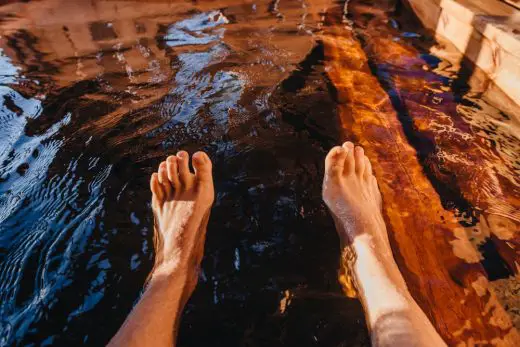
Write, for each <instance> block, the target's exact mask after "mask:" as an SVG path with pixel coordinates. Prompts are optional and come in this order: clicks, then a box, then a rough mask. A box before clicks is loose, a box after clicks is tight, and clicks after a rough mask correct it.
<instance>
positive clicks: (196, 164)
mask: <svg viewBox="0 0 520 347" xmlns="http://www.w3.org/2000/svg"><path fill="white" fill-rule="evenodd" d="M212 167H213V165H212V163H211V159H209V157H208V155H207V154H206V153H204V152H197V153H195V154H194V155H193V168H194V169H195V175H196V177H197V180H198V181H199V182H200V183H202V184H206V183H213V175H212V173H211V170H212Z"/></svg>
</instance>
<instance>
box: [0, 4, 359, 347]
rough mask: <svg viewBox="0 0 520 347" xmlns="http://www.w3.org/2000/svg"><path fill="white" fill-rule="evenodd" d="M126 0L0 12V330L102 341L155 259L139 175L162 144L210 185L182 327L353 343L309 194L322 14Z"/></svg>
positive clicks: (227, 340) (320, 135) (151, 166)
mask: <svg viewBox="0 0 520 347" xmlns="http://www.w3.org/2000/svg"><path fill="white" fill-rule="evenodd" d="M126 4H128V3H113V2H100V3H93V4H92V3H87V2H84V3H81V4H80V3H76V5H75V6H74V5H72V4H69V5H66V4H65V3H62V4H61V5H60V6H58V5H56V3H53V2H44V3H39V2H38V3H29V4H27V5H22V4H15V5H12V6H13V7H7V8H4V9H3V11H4V12H5V13H7V14H9V16H11V17H9V16H6V15H5V16H4V17H3V18H4V20H5V22H4V23H3V24H4V33H3V35H2V36H3V37H2V40H3V46H2V47H3V50H2V56H1V64H2V65H1V68H2V75H3V76H2V86H1V87H0V88H1V93H2V103H3V105H2V107H1V109H0V112H1V113H0V132H1V134H0V149H1V150H0V156H1V160H0V163H1V166H0V180H1V181H0V182H1V183H0V192H1V198H0V286H1V287H0V295H1V300H0V316H1V321H0V345H2V346H4V345H42V346H43V345H71V344H73V343H74V344H77V343H84V344H88V345H103V344H105V343H106V342H107V341H108V340H109V339H110V337H111V336H112V335H113V334H114V333H115V331H116V330H117V329H118V327H119V326H120V324H121V323H122V322H123V320H124V319H125V317H126V315H127V314H128V312H129V311H130V309H131V307H132V305H133V303H134V301H135V300H136V299H137V298H138V295H139V293H140V290H141V289H142V286H143V283H144V281H145V278H146V276H147V274H148V272H149V270H150V268H151V266H152V260H153V249H152V246H153V244H152V234H153V230H152V215H151V213H150V204H149V200H150V193H149V188H148V185H149V183H148V181H149V176H150V174H151V173H152V172H153V170H155V169H156V167H157V165H158V163H159V162H160V161H161V160H163V159H164V157H165V156H166V155H168V154H171V153H175V152H176V151H178V150H179V149H185V150H188V151H191V152H192V151H195V150H205V151H207V153H208V154H209V155H210V157H211V158H212V160H213V162H214V163H215V172H214V174H215V182H216V191H217V199H216V203H215V207H214V209H213V212H212V219H211V222H210V225H209V232H208V239H207V247H206V256H205V259H204V262H203V272H202V276H201V280H200V283H199V286H198V289H197V291H196V293H195V294H194V296H193V298H192V299H191V300H190V302H189V304H188V306H187V308H186V312H185V315H184V318H183V322H182V328H181V336H180V341H181V344H182V345H186V346H207V345H212V346H232V345H255V346H263V345H270V346H273V345H293V344H296V343H298V344H304V345H315V344H318V345H339V344H342V343H347V344H348V345H356V344H358V345H360V344H367V341H368V340H367V332H366V329H365V323H364V320H363V316H362V311H361V308H360V305H359V304H358V303H357V302H356V301H352V300H346V299H345V298H344V297H343V296H342V295H341V293H340V290H339V286H338V284H337V275H336V269H337V262H338V260H337V258H338V245H337V239H336V235H335V231H334V228H333V225H332V222H331V221H330V219H329V218H328V216H327V214H326V211H325V209H324V206H323V204H322V202H321V199H320V188H321V175H322V170H323V168H322V160H323V156H324V154H325V153H326V151H327V150H328V149H329V148H330V147H331V146H332V145H333V144H334V143H335V142H336V141H337V139H338V133H337V118H336V114H335V104H334V101H333V96H331V92H330V88H331V86H330V85H329V82H328V80H327V78H326V77H325V74H324V71H323V65H322V58H323V49H322V47H321V46H320V45H319V44H317V43H316V42H315V41H314V40H313V38H312V35H313V32H315V31H316V30H317V26H318V24H319V22H318V21H316V20H315V19H309V18H307V19H306V17H305V16H306V14H305V11H306V10H305V7H303V6H302V3H300V2H295V3H294V4H285V5H284V6H283V7H282V8H278V7H277V6H276V4H274V5H273V4H270V3H268V2H263V3H262V2H259V3H258V4H257V5H254V4H246V5H233V4H229V6H226V8H225V9H224V10H219V9H217V10H214V9H213V8H208V9H200V8H199V9H197V8H196V7H195V6H191V5H189V4H185V3H180V5H179V6H177V7H180V8H177V7H175V6H172V5H168V4H141V5H139V4H130V5H131V6H130V5H126ZM15 6H19V7H15ZM154 6H155V7H156V8H154ZM222 6H223V4H221V3H219V5H218V6H217V5H216V4H214V5H213V7H214V8H219V7H222ZM22 7H23V8H24V10H23V11H21V10H20V9H21V8H22ZM63 7H64V8H63ZM202 7H204V6H202ZM280 10H283V13H281V12H279V11H280ZM16 11H18V12H16ZM79 13H83V14H84V17H83V18H81V19H75V20H71V19H70V18H71V17H70V16H73V15H74V16H75V15H78V16H79ZM80 17H81V16H79V17H77V18H80ZM26 20H27V21H29V22H30V23H32V24H31V25H25V24H24V23H25V21H26ZM11 27H12V29H10V28H11ZM286 292H287V295H288V296H291V304H290V305H289V306H288V308H287V309H286V310H283V309H280V305H281V304H280V302H281V301H282V299H283V298H284V297H285V296H286ZM282 311H284V312H282Z"/></svg>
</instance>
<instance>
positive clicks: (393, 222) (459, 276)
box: [322, 18, 520, 345]
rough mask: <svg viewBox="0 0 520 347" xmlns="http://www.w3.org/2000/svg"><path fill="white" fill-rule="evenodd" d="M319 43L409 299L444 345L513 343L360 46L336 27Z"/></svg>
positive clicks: (512, 332) (474, 258)
mask: <svg viewBox="0 0 520 347" xmlns="http://www.w3.org/2000/svg"><path fill="white" fill-rule="evenodd" d="M333 21H334V22H333V23H337V22H339V18H336V19H335V20H333ZM322 39H323V41H324V43H325V49H326V58H327V59H326V65H327V66H328V69H329V70H328V71H329V76H330V78H331V80H332V82H333V83H334V85H335V86H336V88H337V93H338V99H339V102H340V106H339V111H340V117H341V121H342V124H341V126H342V128H343V130H344V132H345V136H346V137H347V138H349V139H351V140H354V141H356V142H359V143H360V144H362V145H363V146H364V147H365V149H366V152H367V155H368V156H369V157H370V158H372V162H373V166H374V171H375V173H376V176H377V177H378V180H379V184H380V188H381V191H382V194H383V199H384V212H385V217H386V221H387V225H388V227H389V231H390V235H391V239H392V241H393V245H394V250H395V251H396V252H395V255H396V259H397V261H398V264H399V266H400V268H401V270H402V271H403V274H404V277H405V279H406V281H407V283H408V286H409V288H410V290H411V292H412V294H413V296H414V297H415V298H416V300H417V301H418V303H419V305H420V306H421V307H422V308H423V309H424V310H425V312H426V313H427V314H428V316H429V317H430V318H431V319H432V321H433V322H434V324H435V326H436V327H437V329H438V330H439V332H440V333H441V335H442V336H443V337H444V338H445V339H446V340H447V341H448V342H449V343H451V344H456V343H460V342H463V343H467V344H469V345H471V344H475V343H476V344H486V343H497V344H503V345H514V344H515V341H518V339H519V338H520V337H519V336H518V332H517V331H516V329H515V328H513V327H512V323H511V320H510V318H509V316H508V315H507V314H506V312H505V311H504V308H503V307H502V306H501V305H500V303H499V302H498V301H497V299H496V296H495V294H494V293H493V291H492V290H491V289H490V288H489V287H488V282H487V279H486V277H485V272H484V270H483V268H482V266H481V265H480V264H479V260H480V257H479V255H478V253H477V252H476V251H475V249H474V248H473V247H472V245H471V244H470V242H469V240H468V238H467V236H466V233H465V231H464V229H463V228H462V227H461V226H460V225H458V223H457V221H456V219H455V218H454V215H453V214H452V213H451V212H448V211H446V210H445V209H444V208H443V206H442V201H441V200H440V198H439V195H438V193H437V192H436V191H435V189H434V187H433V186H432V184H431V182H430V181H429V180H428V179H427V177H426V176H425V174H424V171H423V167H422V165H421V163H420V162H419V160H418V159H417V157H418V155H417V152H416V150H415V149H414V148H412V147H411V146H410V144H409V143H408V139H407V137H406V134H405V132H404V131H403V129H402V124H401V121H400V120H399V118H398V115H397V113H396V111H395V110H394V108H393V105H392V102H391V100H390V98H389V97H388V95H387V93H386V92H385V90H384V89H383V88H382V87H381V86H380V85H379V81H378V80H377V78H376V77H375V76H373V75H372V74H371V71H370V68H369V66H368V60H367V57H366V56H365V52H364V50H363V48H362V47H361V46H360V44H359V43H358V42H357V41H356V40H355V39H354V37H353V35H352V32H351V31H349V30H346V29H344V28H342V27H340V26H339V25H336V24H332V25H330V26H329V27H328V28H327V30H326V32H325V34H324V35H323V37H322ZM379 48H380V49H381V51H385V52H386V49H387V48H388V52H390V50H391V48H390V47H388V46H379ZM454 249H455V253H454V251H453V250H454Z"/></svg>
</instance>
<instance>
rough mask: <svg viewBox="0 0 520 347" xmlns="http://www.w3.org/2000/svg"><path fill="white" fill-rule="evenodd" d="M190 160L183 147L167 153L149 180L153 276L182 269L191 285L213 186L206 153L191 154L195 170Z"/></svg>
mask: <svg viewBox="0 0 520 347" xmlns="http://www.w3.org/2000/svg"><path fill="white" fill-rule="evenodd" d="M189 160H190V157H189V154H188V153H187V152H185V151H180V152H179V153H177V155H176V156H169V157H168V158H167V159H166V161H163V162H162V163H161V164H160V165H159V170H158V172H156V173H154V174H153V175H152V178H151V181H150V188H151V190H152V209H153V213H154V216H155V240H156V242H155V251H156V260H155V268H154V271H153V274H152V276H156V275H168V274H171V273H172V271H174V270H179V269H181V271H182V272H183V273H185V274H187V275H188V277H189V278H188V280H189V282H190V284H191V286H192V287H193V289H194V287H195V285H196V282H197V275H198V267H199V266H200V262H201V260H202V256H203V253H204V241H205V236H206V226H207V223H208V219H209V213H210V208H211V205H212V204H213V200H214V189H213V177H212V172H211V170H212V164H211V160H210V159H209V157H208V156H207V155H206V153H204V152H197V153H195V154H194V155H193V168H194V169H195V173H192V172H191V171H190V168H189Z"/></svg>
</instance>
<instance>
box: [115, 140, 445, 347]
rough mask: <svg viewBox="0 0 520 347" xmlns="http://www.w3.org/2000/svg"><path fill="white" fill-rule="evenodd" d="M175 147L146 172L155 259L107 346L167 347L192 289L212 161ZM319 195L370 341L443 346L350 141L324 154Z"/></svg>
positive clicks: (367, 168) (366, 166)
mask: <svg viewBox="0 0 520 347" xmlns="http://www.w3.org/2000/svg"><path fill="white" fill-rule="evenodd" d="M193 167H194V169H195V173H191V172H190V170H189V155H188V153H186V152H184V151H181V152H179V153H178V154H177V155H176V156H170V157H168V158H167V160H166V161H164V162H162V163H161V164H160V165H159V170H158V172H157V173H154V174H153V175H152V178H151V182H150V186H151V190H152V209H153V212H154V216H155V238H156V242H155V249H156V261H155V266H154V269H153V270H152V272H151V274H150V281H149V283H148V285H147V287H146V290H145V292H144V293H143V296H142V297H141V299H140V300H139V302H138V303H137V305H136V306H135V307H134V309H133V310H132V312H131V313H130V315H129V316H128V318H127V319H126V321H125V322H124V324H123V325H122V327H121V328H120V330H119V331H118V332H117V334H116V335H115V336H114V337H113V339H112V340H111V341H110V343H109V346H158V347H161V346H175V345H176V337H177V333H178V327H179V322H180V318H181V315H182V310H183V308H184V305H185V304H186V302H187V301H188V299H189V297H190V296H191V294H192V293H193V291H194V290H195V286H196V284H197V278H198V270H199V268H200V262H201V260H202V256H203V253H204V241H205V235H206V227H207V223H208V219H209V213H210V208H211V205H212V204H213V200H214V188H213V178H212V174H211V168H212V163H211V160H210V159H209V157H208V156H207V155H206V154H205V153H203V152H197V153H195V154H194V155H193ZM323 200H324V201H325V204H326V205H327V207H328V208H329V210H330V212H331V215H332V217H333V219H334V222H335V224H336V229H337V232H338V235H339V237H340V241H341V245H342V247H343V248H345V247H348V248H349V249H350V250H351V251H352V252H353V254H354V260H353V261H352V262H351V272H352V275H353V276H354V277H355V278H354V279H355V282H356V285H357V290H358V294H359V297H360V300H361V302H362V304H363V307H364V310H365V314H366V318H367V324H368V327H369V329H370V332H371V339H372V345H373V346H445V345H446V344H445V343H444V341H443V340H442V338H441V337H440V336H439V334H438V333H437V331H436V330H435V328H434V327H433V325H432V324H431V322H430V321H429V320H428V318H427V317H426V315H425V314H424V312H423V311H422V310H421V309H420V307H419V306H418V305H417V303H416V302H415V300H414V299H413V298H412V296H411V295H410V292H409V291H408V289H407V287H406V283H405V281H404V279H403V277H402V275H401V273H400V271H399V268H398V267H397V264H396V263H395V260H394V258H393V255H392V250H391V248H390V243H389V241H388V234H387V230H386V225H385V222H384V219H383V215H382V212H381V211H382V209H381V207H382V200H381V194H380V192H379V188H378V185H377V180H376V178H375V176H374V175H373V173H372V166H371V164H370V161H369V160H368V158H367V157H366V156H365V154H364V151H363V149H362V148H361V147H354V145H353V144H352V143H351V142H346V143H344V144H343V145H342V146H337V147H334V148H333V149H331V151H330V152H329V154H328V155H327V157H326V159H325V175H324V180H323Z"/></svg>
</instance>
